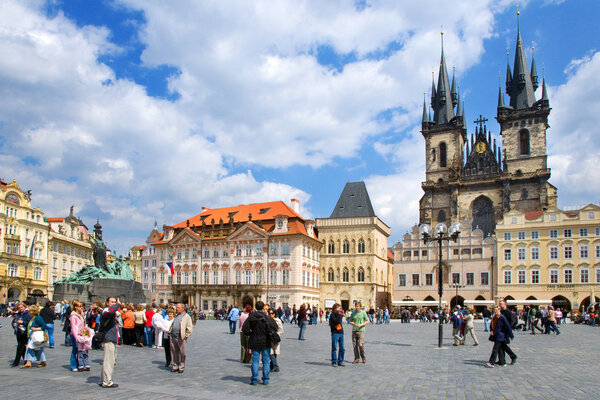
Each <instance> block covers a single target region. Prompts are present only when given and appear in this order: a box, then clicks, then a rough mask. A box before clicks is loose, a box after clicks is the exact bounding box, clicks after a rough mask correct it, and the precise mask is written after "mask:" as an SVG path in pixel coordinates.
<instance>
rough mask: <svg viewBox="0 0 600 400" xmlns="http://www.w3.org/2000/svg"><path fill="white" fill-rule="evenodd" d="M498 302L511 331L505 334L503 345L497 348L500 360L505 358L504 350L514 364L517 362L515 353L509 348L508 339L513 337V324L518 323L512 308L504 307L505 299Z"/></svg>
mask: <svg viewBox="0 0 600 400" xmlns="http://www.w3.org/2000/svg"><path fill="white" fill-rule="evenodd" d="M498 304H499V306H500V312H501V314H502V315H503V316H504V317H505V318H506V320H507V321H508V325H509V327H510V332H511V334H510V335H509V336H507V337H506V339H505V342H506V343H505V345H503V346H501V347H500V348H499V351H500V360H505V359H506V354H504V353H505V352H506V353H508V355H509V356H510V359H511V360H512V362H511V364H514V363H516V362H517V355H516V354H515V353H513V351H512V350H511V348H510V347H509V346H508V345H509V343H510V339H514V337H513V336H512V330H513V328H514V327H515V326H517V323H518V319H517V315H516V314H515V313H514V312H512V310H510V309H509V308H508V307H506V301H505V300H500V302H499V303H498Z"/></svg>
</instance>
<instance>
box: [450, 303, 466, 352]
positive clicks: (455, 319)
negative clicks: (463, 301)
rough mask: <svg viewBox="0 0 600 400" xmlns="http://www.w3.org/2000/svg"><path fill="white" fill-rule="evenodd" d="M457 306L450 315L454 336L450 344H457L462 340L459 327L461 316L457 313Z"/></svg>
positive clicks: (461, 321)
mask: <svg viewBox="0 0 600 400" xmlns="http://www.w3.org/2000/svg"><path fill="white" fill-rule="evenodd" d="M459 309H460V307H459V306H456V307H454V312H453V313H452V316H451V317H450V321H452V337H453V338H454V343H453V344H452V346H458V345H459V344H461V342H462V337H461V336H460V328H461V327H462V323H463V320H462V316H461V315H460V314H459V312H458V310H459Z"/></svg>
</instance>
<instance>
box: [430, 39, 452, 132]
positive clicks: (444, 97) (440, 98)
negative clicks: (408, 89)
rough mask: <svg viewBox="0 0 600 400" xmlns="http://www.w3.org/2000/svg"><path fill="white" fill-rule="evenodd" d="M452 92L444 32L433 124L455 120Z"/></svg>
mask: <svg viewBox="0 0 600 400" xmlns="http://www.w3.org/2000/svg"><path fill="white" fill-rule="evenodd" d="M450 90H451V88H450V82H449V79H448V69H447V68H446V58H445V57H444V33H443V32H442V56H441V59H440V70H439V72H438V84H437V93H436V95H435V101H434V102H433V104H432V106H433V122H435V123H436V124H446V123H448V122H450V120H451V119H452V118H454V106H453V102H452V95H451V92H450Z"/></svg>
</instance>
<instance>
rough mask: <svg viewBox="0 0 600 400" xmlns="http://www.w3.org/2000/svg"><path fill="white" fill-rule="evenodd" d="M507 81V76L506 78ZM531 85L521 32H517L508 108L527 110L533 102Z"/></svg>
mask: <svg viewBox="0 0 600 400" xmlns="http://www.w3.org/2000/svg"><path fill="white" fill-rule="evenodd" d="M507 80H508V76H507ZM533 92H534V89H533V83H532V82H531V75H530V72H529V68H527V59H526V57H525V49H524V48H523V40H522V39H521V32H520V31H518V32H517V48H516V50H515V64H514V67H513V73H512V80H511V82H510V90H509V93H508V94H509V95H510V106H511V107H512V108H514V109H515V110H518V109H523V108H529V107H531V106H532V105H533V103H534V102H535V96H534V94H533Z"/></svg>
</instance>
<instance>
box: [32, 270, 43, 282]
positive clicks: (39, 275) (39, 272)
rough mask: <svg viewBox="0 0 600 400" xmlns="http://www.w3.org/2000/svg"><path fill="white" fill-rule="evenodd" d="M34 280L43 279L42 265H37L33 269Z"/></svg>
mask: <svg viewBox="0 0 600 400" xmlns="http://www.w3.org/2000/svg"><path fill="white" fill-rule="evenodd" d="M33 280H35V281H41V280H42V269H41V268H40V267H35V268H34V269H33Z"/></svg>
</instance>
